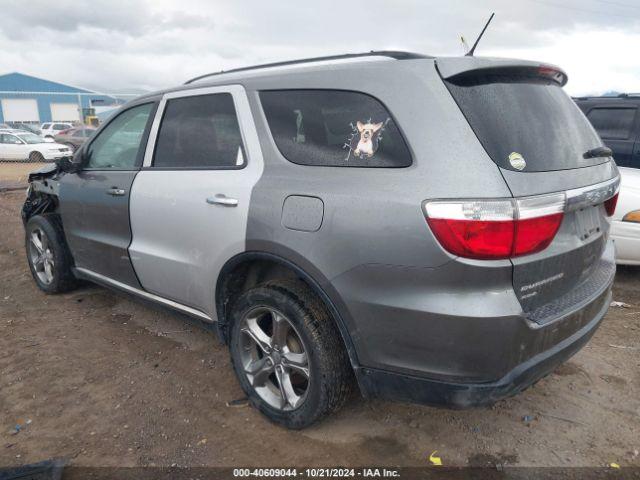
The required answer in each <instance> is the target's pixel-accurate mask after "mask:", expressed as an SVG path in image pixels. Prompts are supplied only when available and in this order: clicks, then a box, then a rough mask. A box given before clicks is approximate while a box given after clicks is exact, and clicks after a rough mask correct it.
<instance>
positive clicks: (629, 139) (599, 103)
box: [574, 93, 640, 168]
mask: <svg viewBox="0 0 640 480" xmlns="http://www.w3.org/2000/svg"><path fill="white" fill-rule="evenodd" d="M574 100H575V102H576V103H577V105H578V106H579V107H580V108H581V109H582V111H583V112H584V113H585V115H586V116H587V118H588V119H589V121H590V122H591V124H592V125H593V126H594V128H595V129H596V130H597V132H598V133H599V134H600V138H602V141H603V142H604V143H605V144H606V145H607V146H608V147H609V148H610V149H611V150H613V158H614V159H615V161H616V164H617V165H618V166H619V167H629V168H640V114H639V113H638V111H639V110H640V94H638V93H630V94H626V93H623V94H620V95H618V96H617V97H580V98H574Z"/></svg>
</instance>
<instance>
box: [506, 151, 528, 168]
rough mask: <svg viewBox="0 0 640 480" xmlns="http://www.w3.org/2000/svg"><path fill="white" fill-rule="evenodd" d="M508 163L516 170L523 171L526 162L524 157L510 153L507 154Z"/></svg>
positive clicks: (516, 153)
mask: <svg viewBox="0 0 640 480" xmlns="http://www.w3.org/2000/svg"><path fill="white" fill-rule="evenodd" d="M509 163H510V164H511V166H512V167H513V168H515V169H516V170H524V169H525V167H526V166H527V162H525V160H524V157H523V156H522V155H520V154H519V153H518V152H511V153H510V154H509Z"/></svg>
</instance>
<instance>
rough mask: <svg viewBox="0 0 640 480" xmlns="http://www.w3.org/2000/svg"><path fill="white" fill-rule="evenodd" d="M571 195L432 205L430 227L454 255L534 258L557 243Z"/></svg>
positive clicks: (427, 210) (429, 206)
mask: <svg viewBox="0 0 640 480" xmlns="http://www.w3.org/2000/svg"><path fill="white" fill-rule="evenodd" d="M564 206H565V195H564V194H563V193H561V194H553V195H544V196H539V197H530V198H523V199H514V200H471V201H468V200H464V201H458V202H456V201H453V202H448V201H447V202H428V203H426V204H425V206H424V208H425V214H426V218H427V223H428V224H429V227H430V228H431V230H432V232H433V233H434V235H435V236H436V238H437V239H438V241H439V242H440V244H441V245H442V246H443V248H444V249H445V250H447V251H448V252H450V253H452V254H454V255H457V256H460V257H465V258H474V259H479V260H495V259H504V258H511V257H517V256H522V255H530V254H532V253H536V252H539V251H541V250H544V249H545V248H547V247H548V246H549V244H550V243H551V242H552V241H553V238H554V237H555V235H556V233H557V232H558V229H559V228H560V224H561V223H562V218H563V216H564Z"/></svg>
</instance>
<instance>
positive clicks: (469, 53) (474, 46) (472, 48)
mask: <svg viewBox="0 0 640 480" xmlns="http://www.w3.org/2000/svg"><path fill="white" fill-rule="evenodd" d="M494 15H495V13H492V14H491V16H490V17H489V20H487V23H485V25H484V28H483V29H482V31H481V32H480V35H478V38H477V39H476V43H474V44H473V47H471V50H469V51H468V52H467V54H466V56H467V57H473V52H474V51H475V50H476V47H477V46H478V42H479V41H480V39H481V38H482V36H483V35H484V31H485V30H486V29H487V27H488V26H489V24H490V23H491V20H493V17H494Z"/></svg>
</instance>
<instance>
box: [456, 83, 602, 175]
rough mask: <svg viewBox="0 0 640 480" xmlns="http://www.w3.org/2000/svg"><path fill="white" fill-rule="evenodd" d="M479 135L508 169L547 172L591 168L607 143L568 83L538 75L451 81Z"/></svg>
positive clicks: (490, 152)
mask: <svg viewBox="0 0 640 480" xmlns="http://www.w3.org/2000/svg"><path fill="white" fill-rule="evenodd" d="M445 84H446V85H447V87H448V88H449V91H450V92H451V94H452V95H453V97H454V99H455V100H456V102H457V103H458V106H459V107H460V109H461V110H462V113H463V114H464V115H465V117H466V118H467V120H468V122H469V124H470V125H471V127H472V128H473V130H474V132H475V133H476V136H477V137H478V139H479V140H480V142H481V143H482V145H483V146H484V148H485V150H486V151H487V153H488V154H489V156H490V157H491V158H492V159H493V161H494V162H495V163H496V164H498V166H500V167H502V168H506V169H509V170H516V171H520V170H522V171H525V172H543V171H553V170H567V169H572V168H581V167H588V166H591V165H597V164H600V163H604V162H607V161H609V159H608V158H606V157H604V158H591V159H585V158H583V154H584V153H585V152H586V151H588V150H590V149H592V148H595V147H599V146H602V142H601V141H600V139H599V138H598V135H597V134H596V132H595V131H594V130H593V128H592V127H591V125H590V124H589V122H588V120H587V119H586V117H585V116H584V114H583V113H582V112H581V111H580V109H579V108H578V106H577V105H576V104H575V103H574V102H573V100H572V99H571V97H569V95H567V94H566V93H565V92H564V90H563V89H562V87H561V86H560V85H558V84H557V83H555V82H554V81H552V80H548V79H544V78H542V77H537V76H534V75H524V74H522V75H519V74H516V73H513V74H508V75H507V74H478V73H477V72H475V73H474V74H473V75H461V76H457V77H453V78H451V79H448V80H447V81H445Z"/></svg>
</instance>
